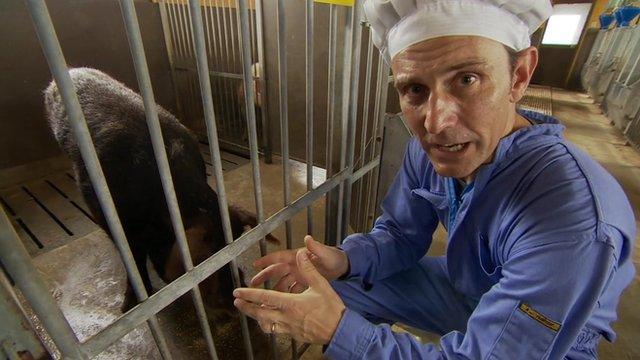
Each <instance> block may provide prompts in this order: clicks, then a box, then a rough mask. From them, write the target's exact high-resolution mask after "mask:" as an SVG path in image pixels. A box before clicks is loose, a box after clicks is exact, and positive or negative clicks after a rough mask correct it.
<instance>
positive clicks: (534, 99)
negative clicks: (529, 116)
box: [518, 85, 553, 115]
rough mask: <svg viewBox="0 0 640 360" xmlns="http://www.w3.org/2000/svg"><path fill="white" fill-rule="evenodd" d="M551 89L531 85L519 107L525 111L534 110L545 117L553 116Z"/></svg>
mask: <svg viewBox="0 0 640 360" xmlns="http://www.w3.org/2000/svg"><path fill="white" fill-rule="evenodd" d="M551 96H552V93H551V87H549V86H538V85H530V86H529V88H527V91H526V93H525V94H524V97H522V99H521V100H520V102H519V103H518V107H519V108H521V109H524V110H533V111H537V112H540V113H543V114H545V115H552V114H553V101H552V98H551Z"/></svg>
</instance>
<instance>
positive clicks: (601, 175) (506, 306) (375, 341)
mask: <svg viewBox="0 0 640 360" xmlns="http://www.w3.org/2000/svg"><path fill="white" fill-rule="evenodd" d="M521 114H522V115H523V116H525V117H527V118H528V119H530V120H531V121H532V122H534V125H532V126H530V127H527V128H523V129H520V130H517V131H515V132H514V133H512V134H510V135H509V136H507V137H505V138H503V139H501V141H500V143H499V144H498V147H497V150H496V153H495V157H494V160H493V162H492V163H490V164H486V165H483V166H482V167H481V168H480V169H479V171H478V172H477V175H476V176H475V178H474V181H473V183H472V184H470V185H468V186H467V187H466V188H465V189H464V191H463V192H462V193H461V194H458V193H457V191H456V187H455V180H454V179H451V178H444V177H442V176H440V175H438V174H437V173H436V172H435V170H434V168H433V166H432V165H431V163H430V162H429V159H428V158H427V156H426V153H425V152H424V150H423V149H422V148H421V146H420V144H419V142H417V141H416V140H415V139H414V140H412V141H411V142H410V143H409V145H408V147H407V151H406V153H405V158H404V163H403V165H402V168H401V169H400V171H399V173H398V175H397V176H396V179H395V182H394V183H393V185H392V186H391V188H390V189H389V192H388V193H387V196H386V198H385V200H384V201H383V203H382V211H383V214H382V215H381V216H380V217H379V218H378V219H377V221H376V223H375V226H374V228H373V230H372V231H371V232H370V233H367V234H354V235H351V236H349V237H348V238H347V239H345V242H344V244H343V245H342V248H343V250H344V251H345V252H346V253H347V256H348V258H349V262H350V267H351V269H350V274H349V276H350V277H357V278H360V279H361V281H362V283H363V286H365V287H367V286H375V283H376V280H379V279H384V278H386V277H388V276H390V275H392V274H395V273H397V272H399V271H402V270H405V269H408V268H409V267H411V266H414V265H415V264H416V263H417V261H418V260H419V259H420V258H422V257H423V256H424V255H425V254H426V252H427V250H428V249H429V246H430V244H431V241H432V234H433V232H434V230H435V228H436V226H437V225H438V223H442V224H443V225H444V226H445V227H446V228H447V231H448V244H447V252H446V258H447V264H448V273H449V280H450V282H451V284H453V286H454V287H455V288H456V289H457V290H458V291H459V292H460V293H462V294H465V295H466V296H469V297H471V298H475V299H479V303H478V305H477V307H476V309H475V310H474V311H473V313H472V315H471V317H470V318H469V321H468V323H467V330H466V333H461V332H458V331H452V332H450V333H448V334H446V335H444V336H443V337H442V338H441V340H440V347H439V348H438V347H437V346H435V345H434V344H422V343H420V342H418V341H416V340H415V339H414V338H413V337H412V336H408V335H407V334H397V333H393V332H391V330H390V328H389V327H388V326H378V325H374V324H372V323H370V322H368V321H366V320H365V319H364V318H363V317H362V316H360V315H359V314H356V313H355V312H354V311H352V310H348V309H347V310H346V312H345V314H344V315H343V317H342V319H341V321H340V323H339V325H338V329H337V330H336V335H338V334H339V336H334V338H333V339H332V341H331V343H330V344H329V346H328V347H327V349H326V353H325V355H326V356H328V357H329V358H339V359H347V358H349V359H356V358H358V359H360V358H364V359H387V358H397V359H409V358H423V359H487V358H491V359H494V358H495V359H541V358H551V359H558V358H562V357H563V356H564V355H565V354H566V353H567V351H568V350H569V348H570V347H571V346H572V345H573V344H574V343H575V342H576V339H577V338H578V336H579V335H581V336H584V335H583V334H584V333H581V330H582V329H583V328H585V327H587V328H588V329H591V330H592V331H591V332H592V333H599V334H601V335H603V336H604V337H605V338H606V339H608V340H610V341H612V340H613V339H614V337H615V333H614V331H613V329H612V328H611V322H613V321H614V320H615V319H616V306H617V303H618V300H619V297H620V294H621V293H622V291H623V290H624V288H625V287H626V286H627V285H628V284H629V283H630V282H631V280H632V279H633V274H634V267H633V264H632V261H631V256H630V253H631V250H632V248H633V243H634V241H635V236H636V223H635V218H634V215H633V211H632V209H631V207H630V205H629V202H628V200H627V197H626V196H625V194H624V192H623V190H622V189H621V187H620V185H619V184H618V183H617V182H616V180H615V179H614V178H613V177H612V176H611V175H609V173H608V172H607V171H606V170H604V169H603V168H602V167H601V166H600V165H599V164H598V163H596V162H595V161H594V160H592V159H591V158H589V157H588V156H587V155H586V154H585V153H584V152H582V151H581V150H579V149H578V148H576V147H575V146H574V145H573V144H571V143H569V142H568V141H566V140H565V139H563V137H562V131H563V130H564V127H563V126H562V125H560V124H559V123H558V122H557V120H555V119H554V118H552V117H549V116H545V115H542V114H538V113H535V112H526V111H523V112H521ZM418 286H419V285H418ZM527 314H528V315H527ZM541 314H542V315H541ZM536 317H537V321H534V320H533V319H535V318H536ZM541 325H544V326H541Z"/></svg>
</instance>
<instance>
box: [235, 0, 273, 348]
mask: <svg viewBox="0 0 640 360" xmlns="http://www.w3.org/2000/svg"><path fill="white" fill-rule="evenodd" d="M238 6H239V13H240V24H239V25H240V36H239V38H240V45H241V52H240V58H241V60H242V70H243V71H242V74H243V77H244V97H245V100H246V103H245V112H246V114H247V131H248V132H249V134H248V135H249V148H250V153H251V171H252V175H253V194H254V198H255V204H256V213H257V218H258V223H259V224H262V223H264V205H263V203H262V182H261V180H260V160H259V155H258V134H257V126H256V113H255V111H254V108H253V103H254V101H255V99H254V97H253V95H254V93H253V88H254V84H253V74H252V73H251V56H250V54H251V49H250V44H249V34H248V32H249V24H248V19H247V12H248V10H247V0H239V1H238ZM266 254H267V242H266V241H265V239H264V238H261V239H260V256H265V255H266ZM266 287H267V288H268V287H269V284H266ZM270 342H271V353H272V356H273V358H274V359H277V358H278V349H277V343H276V337H275V335H273V334H271V335H270Z"/></svg>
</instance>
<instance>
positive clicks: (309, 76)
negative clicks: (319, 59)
mask: <svg viewBox="0 0 640 360" xmlns="http://www.w3.org/2000/svg"><path fill="white" fill-rule="evenodd" d="M306 5H307V7H306V12H305V15H306V23H305V24H306V27H305V35H306V38H307V41H306V46H305V57H306V60H307V61H306V63H307V67H306V72H305V77H306V84H307V91H306V102H307V103H306V106H307V124H306V125H307V126H306V136H307V149H306V150H307V191H311V190H313V123H314V122H313V65H314V61H313V60H314V59H313V44H314V43H313V20H314V14H313V0H307V1H306ZM307 234H309V235H313V208H312V206H308V207H307Z"/></svg>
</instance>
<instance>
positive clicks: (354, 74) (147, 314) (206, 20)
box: [0, 0, 389, 359]
mask: <svg viewBox="0 0 640 360" xmlns="http://www.w3.org/2000/svg"><path fill="white" fill-rule="evenodd" d="M25 2H26V3H27V5H28V8H29V12H30V14H31V16H32V18H33V22H34V24H35V29H36V32H37V34H38V37H39V39H40V43H41V46H42V48H43V51H44V54H45V57H46V59H47V62H48V64H49V67H50V70H51V73H52V74H53V77H54V79H55V82H56V83H57V85H58V88H59V90H60V94H61V98H62V100H63V101H64V105H65V108H66V110H67V115H68V118H69V122H70V124H71V127H72V130H73V134H74V136H75V137H76V139H77V143H78V146H79V148H80V152H81V154H82V159H83V161H84V164H86V165H85V166H86V168H87V171H88V173H89V176H90V178H91V183H92V185H93V189H94V191H95V192H96V195H97V197H98V199H99V203H100V207H101V209H102V211H103V213H104V214H105V218H106V220H107V223H108V227H109V230H110V233H111V234H112V238H113V241H114V242H115V244H116V247H117V248H118V250H119V253H120V256H121V258H122V261H123V263H124V265H125V268H126V272H127V275H128V277H129V281H130V282H131V284H132V286H133V289H134V291H135V294H136V297H137V299H138V301H139V305H138V306H136V307H134V308H133V309H131V310H129V311H128V312H127V313H126V314H124V315H122V316H121V317H119V318H118V319H116V320H115V321H114V322H113V323H111V324H110V325H108V326H107V327H106V328H104V329H103V330H101V331H100V332H98V333H97V334H95V335H94V336H92V337H90V338H88V339H86V340H84V341H82V342H81V341H79V340H78V338H77V336H76V335H75V334H74V332H73V330H72V328H71V327H70V325H69V323H68V321H67V320H66V319H65V316H64V314H63V313H62V311H61V309H60V308H59V306H58V305H57V304H56V300H55V299H54V298H53V296H52V294H51V293H49V291H48V290H47V287H46V286H45V284H44V281H43V278H42V276H41V274H39V273H38V271H37V270H36V268H35V266H34V264H33V261H32V259H31V258H30V256H29V254H28V253H27V251H26V249H25V247H24V245H23V244H22V243H21V241H20V238H19V236H18V234H17V233H16V230H15V229H14V228H13V226H12V224H11V222H10V220H9V218H8V216H7V214H6V213H5V212H4V210H3V211H0V260H1V261H2V265H3V267H4V270H5V271H6V273H7V274H8V275H9V277H10V283H9V285H7V286H5V288H6V289H7V290H8V291H9V293H10V295H12V296H13V295H15V294H14V287H13V286H14V285H15V287H16V288H18V289H19V290H20V291H21V293H22V294H23V295H24V297H25V299H26V301H28V304H29V305H30V307H32V308H33V311H34V312H35V315H36V316H37V318H38V319H39V320H40V321H41V323H42V327H43V329H44V331H45V332H46V333H47V334H48V335H49V336H50V337H51V339H52V340H53V344H51V347H50V348H49V349H48V351H49V352H50V353H52V354H53V355H54V356H55V357H61V358H65V359H66V358H69V359H86V358H92V357H95V356H96V355H98V354H100V353H101V352H102V351H104V350H105V349H106V348H107V347H108V346H110V345H111V344H113V343H114V342H116V341H117V340H118V339H120V338H121V337H123V336H124V335H125V334H127V333H129V332H130V331H132V330H133V329H134V328H135V327H137V326H139V325H141V324H143V323H145V322H146V323H147V324H148V325H149V327H150V329H151V332H152V334H153V337H154V339H155V343H156V345H157V346H158V349H159V351H160V354H161V355H162V357H163V358H166V359H170V358H171V357H172V356H171V353H170V351H169V348H168V346H167V342H166V338H165V335H164V334H163V331H162V329H161V328H160V326H159V324H158V321H157V318H156V314H157V313H158V312H160V311H161V310H162V309H164V308H165V307H167V306H168V305H169V304H171V303H172V302H173V301H175V300H176V299H177V298H179V297H180V296H182V295H184V294H186V293H187V292H190V293H191V296H192V299H193V302H194V305H195V307H196V310H197V314H198V319H199V322H200V325H201V328H202V331H203V334H204V338H205V340H206V343H207V347H208V350H209V353H210V356H211V358H213V359H216V358H217V355H216V349H215V345H214V341H213V340H214V339H213V336H212V333H211V330H210V328H209V324H208V322H207V317H206V312H205V308H204V305H203V301H202V295H201V294H200V290H199V288H198V284H199V283H200V282H202V281H203V280H204V279H205V278H207V277H209V276H211V275H212V274H213V273H215V272H216V271H218V270H219V269H220V268H222V267H223V266H225V265H226V264H231V266H232V269H233V275H234V283H235V286H236V287H237V286H239V285H240V284H241V281H240V280H241V279H240V277H239V273H238V268H237V263H236V258H237V257H238V256H239V255H240V254H241V253H242V252H243V251H245V250H246V249H248V248H249V247H251V246H252V245H254V244H256V243H259V244H260V252H261V254H262V255H264V254H265V253H266V243H265V240H264V238H265V236H266V235H267V234H269V233H270V232H272V231H274V230H275V229H276V228H277V227H278V226H280V225H282V224H285V226H286V240H287V248H291V246H292V238H291V219H292V217H293V216H294V215H296V214H297V213H299V212H302V211H304V210H305V209H306V210H307V219H308V222H307V224H308V233H310V234H311V233H313V226H312V224H313V219H312V218H313V216H312V213H311V209H310V205H311V204H312V203H313V202H314V201H316V200H318V199H320V198H322V197H325V196H326V197H327V199H328V200H329V201H327V202H328V205H327V213H331V214H332V220H335V221H328V222H327V223H326V228H325V241H326V242H327V243H339V242H340V241H341V239H343V238H344V236H345V235H346V234H347V233H348V232H350V225H352V228H354V229H357V230H361V229H365V228H367V227H369V226H370V224H371V222H372V216H371V214H373V212H374V210H375V204H376V199H375V192H376V190H375V189H377V174H376V171H377V169H378V167H379V159H380V151H381V140H382V126H383V123H384V121H383V118H384V117H383V115H384V113H385V108H386V97H387V89H388V79H389V68H388V66H387V64H385V63H384V62H383V61H380V58H379V57H378V55H377V52H376V51H374V48H373V46H372V41H371V37H370V34H369V32H368V30H367V24H366V23H365V22H363V21H362V11H361V1H355V6H348V7H342V6H337V5H324V4H322V5H321V4H318V5H315V6H330V12H331V17H330V18H331V24H330V49H329V62H330V66H329V69H328V74H327V78H328V79H327V80H328V84H329V86H328V93H327V98H328V102H327V106H328V112H327V116H328V126H327V129H328V130H327V134H320V136H324V135H326V137H327V138H328V141H327V143H328V144H329V145H328V146H327V153H328V155H329V156H327V159H328V162H329V164H328V165H327V170H328V171H327V176H326V180H325V181H324V182H322V183H321V184H320V185H318V186H314V185H313V182H312V180H313V176H314V174H313V172H314V167H313V159H314V146H313V145H314V139H315V138H317V137H316V136H314V132H313V122H314V114H313V96H312V94H313V91H314V88H315V87H314V83H313V74H314V64H313V58H314V57H313V43H314V27H313V19H314V2H313V1H310V0H307V2H306V5H307V6H306V12H305V16H306V29H305V37H306V49H307V51H306V96H307V111H306V127H307V131H306V155H307V156H306V157H307V159H306V162H307V164H306V167H307V179H306V180H307V184H306V186H307V192H306V193H305V194H303V195H302V196H300V197H299V198H297V199H291V191H290V172H291V169H290V161H289V134H288V111H287V99H288V96H287V91H288V89H287V81H286V79H287V63H286V59H285V56H284V55H285V54H286V51H287V43H286V37H285V31H284V29H285V19H286V16H285V15H286V14H285V12H284V4H285V1H284V0H279V1H278V16H277V21H278V57H277V61H278V69H279V99H280V117H281V118H280V122H279V123H280V131H281V135H282V136H281V138H282V141H281V146H282V148H281V154H282V174H283V184H284V186H283V187H284V188H283V194H284V196H283V207H282V208H281V209H280V210H279V211H277V212H276V213H275V214H274V215H272V216H271V217H269V218H266V219H265V215H264V209H263V200H262V188H261V181H260V176H261V175H260V167H259V152H258V148H259V146H258V144H259V143H258V131H257V125H256V123H257V121H256V112H255V111H254V106H253V105H252V104H257V103H258V104H259V100H258V102H256V101H257V100H256V99H255V98H254V95H255V94H254V91H252V89H254V77H253V76H252V66H253V64H254V61H255V60H256V56H257V58H258V61H259V62H261V61H260V59H259V58H260V50H259V46H252V44H254V45H255V43H256V40H255V39H256V38H258V40H257V42H258V43H259V38H260V35H259V32H260V31H259V28H260V25H259V21H258V22H256V26H254V28H257V29H258V30H257V31H256V30H254V31H252V30H251V28H252V25H251V24H252V23H254V20H252V17H253V18H254V19H256V18H259V17H260V16H259V14H260V11H259V9H260V1H259V0H258V1H257V2H256V7H255V9H257V11H256V12H255V13H254V12H253V8H250V6H249V4H248V1H247V0H238V1H237V3H236V7H235V8H233V9H237V11H236V10H231V9H232V7H231V6H228V5H229V3H228V2H223V1H204V2H203V3H202V4H201V3H200V1H198V0H189V4H188V8H187V7H186V6H185V5H183V4H182V3H180V2H178V1H162V2H161V3H160V4H159V6H160V9H161V12H162V14H163V15H162V17H163V23H165V24H164V26H165V29H166V28H168V29H169V30H170V31H168V32H165V35H166V36H167V37H168V38H169V39H167V41H171V44H172V45H171V47H168V48H170V49H171V50H170V51H171V56H173V57H175V58H174V59H173V60H172V64H175V65H176V66H174V79H175V82H174V83H175V84H176V91H185V93H187V92H188V91H191V93H189V94H190V95H189V98H188V101H190V104H189V105H188V106H189V107H187V104H186V102H187V100H185V98H184V97H181V98H180V99H181V100H180V104H181V109H182V110H181V111H183V112H184V113H185V114H190V115H189V116H193V117H196V118H197V117H198V116H200V115H201V116H202V118H203V119H204V123H205V125H206V126H205V128H204V131H205V134H206V140H207V143H208V146H209V151H210V153H211V159H212V164H213V172H214V176H215V183H216V190H217V192H218V199H219V203H220V217H221V219H222V223H223V225H224V226H223V227H224V237H225V241H226V243H227V246H226V247H225V248H224V249H222V250H221V251H219V252H217V253H216V254H215V255H213V256H211V257H209V258H208V259H206V260H204V261H203V262H201V263H200V264H198V265H197V266H194V265H193V261H192V259H191V254H190V252H189V246H188V244H187V240H186V235H185V228H184V225H183V223H182V219H181V216H180V210H179V208H178V202H177V199H176V194H175V190H174V187H173V182H172V179H171V173H170V169H169V162H168V160H167V154H166V150H165V147H164V142H163V138H162V133H161V131H160V125H159V121H158V114H157V110H156V106H155V100H154V95H153V91H152V87H151V81H152V79H151V78H150V76H149V71H148V68H147V62H146V59H145V53H144V47H143V43H142V38H141V35H140V28H139V25H138V20H137V17H136V10H135V7H134V2H133V0H120V5H121V10H122V15H123V19H124V24H125V28H126V33H127V38H128V40H129V45H130V50H131V53H132V55H133V61H134V67H135V72H136V75H137V78H138V84H139V88H140V91H141V94H142V97H143V100H144V107H145V114H146V121H147V125H148V128H149V132H150V135H151V139H152V143H153V150H154V155H155V159H156V162H157V164H158V170H159V173H160V175H161V180H162V187H163V191H164V195H165V199H166V202H167V206H168V209H169V213H170V215H171V223H172V225H173V228H174V231H175V238H176V241H177V243H178V245H179V247H180V254H181V257H182V261H183V265H184V269H185V274H184V275H182V276H180V277H179V278H178V279H176V280H175V281H173V282H171V283H169V284H168V285H166V286H165V287H163V288H162V289H160V290H158V291H157V292H155V293H154V294H153V295H151V296H149V294H148V293H147V291H146V290H145V287H144V285H143V283H142V280H141V276H140V272H139V271H138V268H137V266H136V264H135V261H134V259H133V256H132V253H131V249H130V247H129V244H128V241H127V239H126V237H125V234H124V231H123V228H122V225H121V222H120V219H119V217H118V214H117V212H116V208H115V205H114V203H113V199H112V196H111V193H110V189H109V188H108V186H107V183H106V180H105V177H104V174H103V171H102V168H101V166H100V162H99V160H98V157H97V155H96V151H95V148H94V145H93V142H92V139H91V136H90V134H89V130H88V127H87V124H86V121H85V119H84V115H83V112H82V109H81V107H80V104H79V102H78V98H77V96H76V94H75V91H74V86H73V84H72V83H71V78H70V76H69V72H68V68H67V65H66V62H65V58H64V55H63V53H62V50H61V48H60V44H59V42H58V39H57V35H56V32H55V29H54V26H53V23H52V21H51V18H50V16H49V13H48V10H47V6H46V3H45V2H43V1H41V0H25ZM214 3H215V4H221V3H224V4H225V5H226V6H227V7H225V8H224V9H226V10H223V9H222V8H220V7H219V6H218V7H217V6H213V5H214ZM218 10H220V11H219V12H220V13H225V14H224V15H222V16H221V17H222V18H224V17H225V16H226V18H227V20H228V21H231V20H230V19H231V18H232V16H231V15H232V13H233V12H235V14H236V16H237V18H236V20H235V22H234V24H236V25H239V32H238V42H237V44H238V45H239V46H238V48H237V55H238V58H239V59H241V60H242V61H241V68H239V67H232V66H229V67H223V66H222V65H220V67H216V66H218V65H216V64H217V62H216V61H214V60H212V59H220V56H221V54H220V53H216V50H215V49H218V50H220V51H222V47H221V43H220V39H221V37H222V35H221V32H220V31H218V30H215V31H214V30H212V29H213V28H214V24H215V28H216V29H218V26H220V24H221V23H220V21H218ZM252 14H253V15H252ZM214 19H215V20H214ZM177 24H182V25H177ZM186 24H188V26H189V27H190V29H191V30H192V31H191V32H189V34H186V33H183V34H178V33H177V31H176V29H179V28H181V27H180V26H187V25H186ZM222 24H224V20H222ZM182 28H183V27H182ZM231 33H233V31H232V32H231ZM363 34H365V36H366V38H367V39H368V46H367V48H366V51H364V49H363V48H362V47H361V42H362V37H363ZM256 35H257V36H256ZM207 36H209V37H207ZM252 36H253V37H254V38H253V39H254V41H251V40H252ZM211 38H214V39H216V40H217V41H218V42H217V43H216V40H212V41H208V40H211ZM339 43H341V44H342V49H340V48H339V46H338V44H339ZM225 51H227V50H226V49H225ZM363 52H365V53H366V60H365V57H363V56H362V53H363ZM226 54H227V55H228V54H229V53H228V51H227V52H226ZM232 54H233V51H232ZM338 54H341V55H340V56H339V55H338ZM189 59H195V64H194V63H193V62H190V61H191V60H189ZM225 59H227V60H228V59H229V58H226V57H225ZM232 59H236V60H237V58H232ZM374 63H375V64H377V65H376V69H377V70H376V76H375V77H374V76H373V74H372V73H373V68H374V66H373V64H374ZM361 66H364V67H365V69H366V70H365V73H364V75H363V74H361V73H360V67H361ZM183 68H184V69H183ZM195 71H197V80H198V84H199V88H195V86H194V81H195V79H196V77H195V75H193V74H192V73H194V72H195ZM239 75H241V80H242V81H241V82H240V79H239V78H238V76H239ZM212 78H213V79H214V81H212ZM361 79H364V80H363V81H360V80H361ZM339 80H341V81H339ZM374 80H375V81H374ZM262 81H264V79H262ZM238 84H242V85H243V86H241V87H240V88H234V86H236V85H238ZM182 86H184V87H182ZM237 89H239V91H241V92H242V96H243V97H244V99H246V101H244V107H241V108H237V109H235V111H236V112H237V117H236V116H233V117H225V116H231V115H229V114H230V113H231V112H233V111H234V110H233V109H229V108H227V109H224V96H225V95H226V96H233V95H234V93H235V92H236V90H237ZM214 92H216V96H218V97H217V98H216V96H214ZM185 96H186V95H185ZM263 104H264V102H263ZM225 114H226V115H225ZM242 116H244V121H243V122H242V123H240V122H239V121H237V120H238V119H240V118H242ZM229 119H235V120H234V121H235V123H234V122H233V121H228V120H229ZM358 125H359V126H358ZM222 134H226V135H229V136H230V138H229V139H238V137H236V138H233V136H240V134H242V136H243V139H246V141H247V142H248V149H249V152H250V156H251V168H252V175H253V178H252V180H253V189H254V194H255V206H256V210H257V217H258V221H259V225H258V226H256V227H254V228H253V229H251V230H249V231H247V232H245V233H244V234H243V235H242V236H240V237H239V238H237V239H233V236H232V232H231V228H230V219H229V212H228V206H227V205H228V201H227V195H226V191H225V185H224V182H223V173H222V165H221V156H220V147H221V143H222V139H221V136H222ZM336 134H338V135H337V136H336ZM356 144H357V145H356ZM335 154H338V155H339V156H334V155H335ZM334 158H335V159H337V160H336V161H334V160H333V159H334ZM354 185H355V187H354ZM352 204H353V206H352ZM352 207H353V209H352ZM13 297H14V298H15V296H13ZM3 298H5V299H6V298H7V297H6V296H4V297H3ZM8 298H11V296H9V297H8ZM7 304H10V302H7ZM9 308H10V307H9ZM0 310H2V311H9V313H15V310H4V308H0ZM241 318H242V334H243V340H244V346H245V351H246V356H247V358H249V359H251V358H253V351H252V346H251V341H250V338H249V331H248V325H247V320H246V318H245V317H244V316H242V317H241ZM19 321H20V318H19V316H18V317H16V318H15V321H14V322H19ZM12 336H15V338H14V339H13V340H14V341H13V342H12V343H11V344H6V343H5V344H2V345H3V349H4V351H5V353H7V356H8V357H9V358H18V357H19V356H21V355H20V351H24V350H27V351H31V353H32V354H36V353H38V352H39V351H41V350H42V349H39V348H38V345H37V344H34V341H33V338H29V335H20V334H14V335H12ZM304 349H305V347H304V346H303V347H299V346H298V345H297V344H295V343H294V344H293V346H292V354H291V356H292V358H297V357H298V356H299V354H300V352H302V351H304ZM273 351H274V353H275V352H276V349H275V347H274V348H273ZM276 356H277V354H276Z"/></svg>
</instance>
